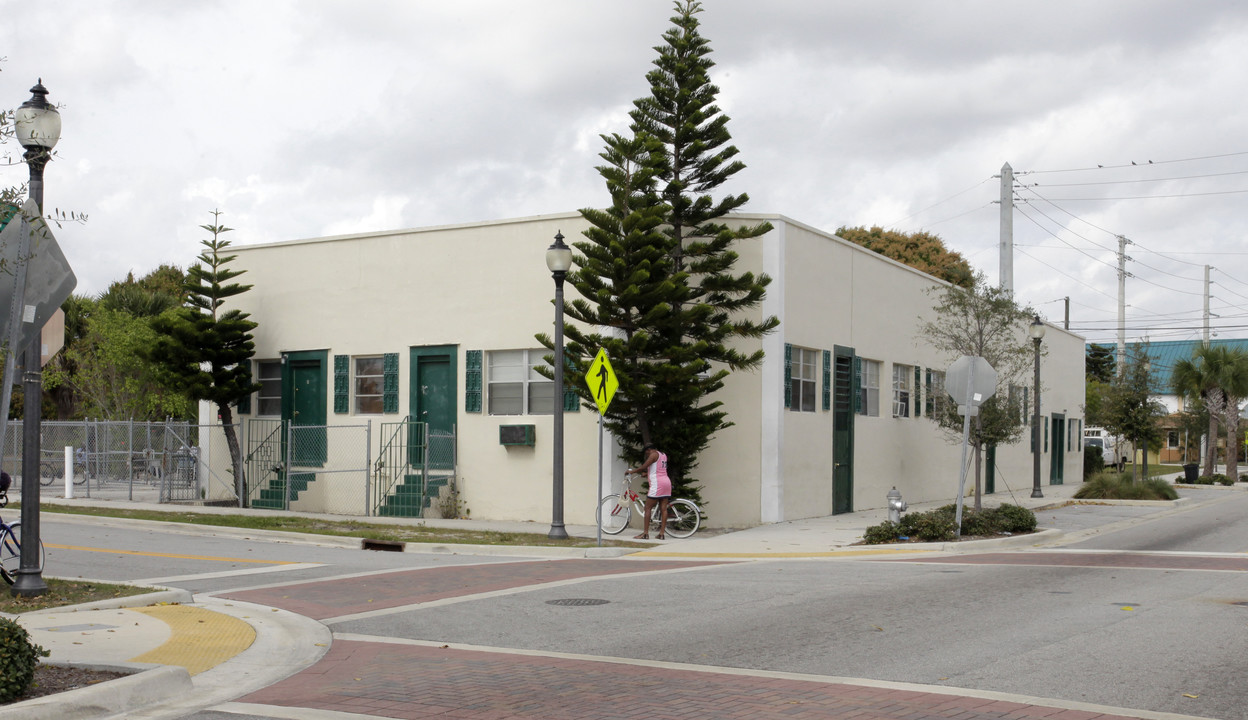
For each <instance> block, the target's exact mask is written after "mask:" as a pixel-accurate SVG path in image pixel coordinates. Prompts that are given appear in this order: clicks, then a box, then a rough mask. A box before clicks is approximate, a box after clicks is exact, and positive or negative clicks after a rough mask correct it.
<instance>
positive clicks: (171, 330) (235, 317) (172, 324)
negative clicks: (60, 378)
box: [149, 210, 260, 496]
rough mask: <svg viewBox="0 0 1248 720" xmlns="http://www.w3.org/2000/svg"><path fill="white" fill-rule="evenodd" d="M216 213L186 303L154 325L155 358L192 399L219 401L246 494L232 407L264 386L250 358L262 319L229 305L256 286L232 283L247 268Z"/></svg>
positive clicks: (239, 481)
mask: <svg viewBox="0 0 1248 720" xmlns="http://www.w3.org/2000/svg"><path fill="white" fill-rule="evenodd" d="M212 217H213V222H212V224H209V225H201V226H200V227H201V228H203V229H204V230H207V231H208V232H209V233H211V234H212V237H211V238H209V239H206V240H203V241H202V242H201V243H200V244H201V245H203V246H204V250H203V251H202V252H201V253H200V255H199V259H198V262H196V263H195V264H193V265H191V267H190V268H189V269H188V270H187V273H186V282H185V284H184V285H183V288H184V292H185V295H184V302H183V305H182V306H181V307H178V308H175V309H173V310H169V311H167V312H165V313H164V314H162V315H160V316H159V317H157V318H156V320H155V321H154V322H153V324H152V325H153V327H154V328H155V330H156V332H157V333H158V337H157V339H156V342H155V343H154V345H153V347H152V349H151V350H150V352H149V357H150V358H151V359H152V361H153V362H155V363H156V364H157V365H158V369H159V370H158V371H159V372H160V373H161V374H162V375H163V376H164V377H165V378H166V379H167V380H168V381H171V382H175V383H178V384H179V385H180V386H181V387H183V388H185V389H186V394H187V395H188V396H189V397H190V398H191V399H192V400H207V401H209V402H212V403H214V404H215V405H216V406H217V414H218V417H220V418H221V424H222V426H223V428H224V430H225V441H226V445H228V446H229V449H230V459H231V460H232V462H233V466H234V482H235V487H236V488H237V492H238V493H239V495H240V496H241V494H242V488H244V487H245V478H244V476H243V455H242V449H241V448H240V447H239V443H238V433H237V432H236V430H235V428H234V414H233V408H232V407H231V406H232V405H234V404H236V403H237V402H238V401H239V400H241V399H242V398H243V397H245V396H247V395H249V394H251V393H253V392H255V391H256V390H259V389H260V385H259V383H255V382H252V378H251V362H250V361H251V357H252V355H254V354H255V349H256V344H255V342H254V341H253V340H252V335H251V331H252V330H254V329H255V328H256V327H257V324H256V323H255V322H252V321H251V320H248V317H249V315H248V314H247V313H244V312H242V311H241V310H237V309H234V310H227V309H225V308H224V307H223V306H224V305H225V302H226V301H227V300H228V299H229V298H232V297H234V296H236V295H240V294H242V293H244V292H247V291H248V290H250V289H251V286H250V285H240V284H238V283H235V282H231V281H232V280H233V279H235V278H237V277H238V276H239V275H242V274H243V272H244V271H242V270H229V269H227V268H226V265H228V264H229V263H230V261H232V260H234V258H235V257H237V256H235V255H224V254H223V253H224V251H225V249H226V248H228V247H229V245H230V243H229V241H227V240H223V239H221V236H222V235H224V234H225V233H227V232H231V231H232V228H227V227H225V226H224V225H221V224H220V220H221V211H220V210H214V211H213V212H212Z"/></svg>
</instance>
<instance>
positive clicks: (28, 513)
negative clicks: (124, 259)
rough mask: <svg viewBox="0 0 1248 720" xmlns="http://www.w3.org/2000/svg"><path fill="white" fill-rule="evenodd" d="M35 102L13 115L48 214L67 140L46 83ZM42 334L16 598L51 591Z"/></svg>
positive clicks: (26, 401) (31, 379)
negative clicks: (42, 510) (50, 187)
mask: <svg viewBox="0 0 1248 720" xmlns="http://www.w3.org/2000/svg"><path fill="white" fill-rule="evenodd" d="M30 92H31V96H30V99H29V100H27V101H26V102H24V103H22V105H21V107H19V108H18V109H17V111H16V112H15V113H14V115H13V130H14V133H15V134H16V135H17V141H18V142H20V143H21V144H22V147H24V148H26V152H25V157H26V165H27V166H29V167H30V199H31V200H34V201H35V204H36V205H37V206H38V207H39V211H40V212H43V168H44V166H45V165H47V164H48V160H50V159H51V158H52V148H54V147H56V141H57V140H60V139H61V114H60V113H59V112H57V110H56V108H55V107H53V106H52V105H50V104H49V103H48V90H47V88H45V87H44V86H43V79H42V78H40V79H39V82H37V83H36V84H35V86H34V87H33V88H31V89H30ZM40 350H41V348H40V343H39V337H38V335H37V334H36V335H35V338H34V340H32V341H31V343H30V347H28V348H27V349H26V355H25V358H24V360H23V362H22V364H23V365H24V368H23V372H22V398H23V402H22V538H21V540H22V556H21V565H20V567H19V568H18V570H17V577H16V578H15V579H14V581H13V590H12V592H13V595H15V596H22V597H33V596H36V595H42V594H44V593H46V592H47V591H48V585H47V583H45V582H44V581H43V575H42V573H43V568H42V567H40V565H41V561H42V558H41V557H40V553H39V548H40V547H41V546H40V544H39V430H40V419H41V417H40V416H41V413H42V410H43V403H42V400H43V370H42V357H41V352H40Z"/></svg>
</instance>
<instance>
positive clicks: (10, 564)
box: [0, 522, 45, 585]
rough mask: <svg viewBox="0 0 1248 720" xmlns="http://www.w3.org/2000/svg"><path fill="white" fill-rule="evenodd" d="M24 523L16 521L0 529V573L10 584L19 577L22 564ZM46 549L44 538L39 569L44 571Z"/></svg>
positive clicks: (41, 541) (40, 542)
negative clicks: (18, 571)
mask: <svg viewBox="0 0 1248 720" xmlns="http://www.w3.org/2000/svg"><path fill="white" fill-rule="evenodd" d="M21 542H22V523H21V522H15V523H13V524H12V525H9V526H8V527H6V528H4V529H3V530H0V575H3V576H4V581H5V582H6V583H8V584H10V585H12V584H13V581H14V579H16V578H17V570H18V568H20V567H21V566H22V545H21ZM44 554H45V551H44V549H43V540H40V541H39V570H40V571H41V572H42V571H43V560H44Z"/></svg>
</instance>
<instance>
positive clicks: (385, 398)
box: [381, 353, 399, 413]
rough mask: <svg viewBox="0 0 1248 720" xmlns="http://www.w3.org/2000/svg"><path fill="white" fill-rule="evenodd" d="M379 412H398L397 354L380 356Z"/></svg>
mask: <svg viewBox="0 0 1248 720" xmlns="http://www.w3.org/2000/svg"><path fill="white" fill-rule="evenodd" d="M381 372H382V375H381V411H382V412H383V413H397V412H398V411H399V354H398V353H386V354H385V355H382V356H381Z"/></svg>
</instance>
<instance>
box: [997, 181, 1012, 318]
mask: <svg viewBox="0 0 1248 720" xmlns="http://www.w3.org/2000/svg"><path fill="white" fill-rule="evenodd" d="M998 252H999V254H1000V256H1001V258H1000V262H1001V272H1000V274H1001V289H1002V290H1004V291H1006V292H1007V293H1009V294H1010V295H1013V294H1014V168H1012V167H1010V164H1009V163H1008V162H1007V163H1006V164H1004V165H1002V166H1001V247H1000V249H999V251H998Z"/></svg>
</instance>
